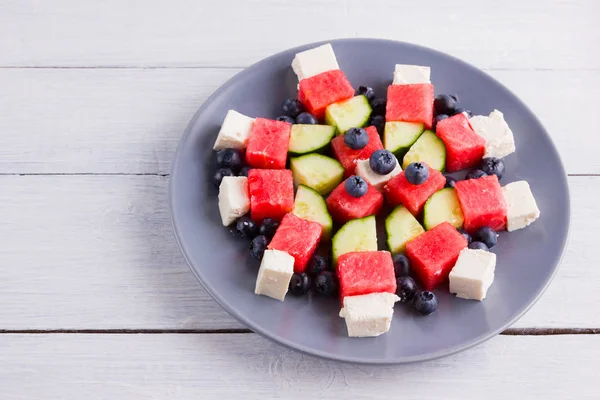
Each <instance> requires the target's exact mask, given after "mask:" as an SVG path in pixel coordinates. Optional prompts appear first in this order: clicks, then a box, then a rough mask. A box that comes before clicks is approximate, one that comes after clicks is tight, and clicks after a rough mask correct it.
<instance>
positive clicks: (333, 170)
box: [290, 153, 344, 195]
mask: <svg viewBox="0 0 600 400" xmlns="http://www.w3.org/2000/svg"><path fill="white" fill-rule="evenodd" d="M290 168H291V169H292V174H293V176H294V184H295V185H296V186H299V185H305V186H308V187H310V188H313V189H315V190H316V191H317V193H319V194H320V195H326V194H328V193H329V192H331V191H332V190H333V189H335V187H336V186H337V185H339V184H340V182H342V179H343V178H344V167H342V164H340V162H339V161H337V160H334V159H333V158H329V157H326V156H324V155H321V154H316V153H311V154H306V155H304V156H301V157H296V158H292V159H291V160H290Z"/></svg>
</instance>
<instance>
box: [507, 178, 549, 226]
mask: <svg viewBox="0 0 600 400" xmlns="http://www.w3.org/2000/svg"><path fill="white" fill-rule="evenodd" d="M502 191H503V192H504V199H505V200H506V205H507V209H506V220H507V221H506V222H507V223H506V230H508V231H509V232H512V231H516V230H517V229H522V228H525V227H526V226H527V225H529V224H531V223H532V222H533V221H535V220H536V219H538V218H539V216H540V209H539V208H538V206H537V204H536V202H535V198H534V197H533V193H532V192H531V188H530V187H529V183H527V182H526V181H517V182H511V183H509V184H508V185H506V186H504V187H503V188H502Z"/></svg>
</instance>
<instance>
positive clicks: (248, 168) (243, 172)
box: [238, 166, 252, 177]
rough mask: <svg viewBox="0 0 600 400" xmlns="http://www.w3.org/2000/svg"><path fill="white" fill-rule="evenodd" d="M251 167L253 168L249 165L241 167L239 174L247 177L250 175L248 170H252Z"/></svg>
mask: <svg viewBox="0 0 600 400" xmlns="http://www.w3.org/2000/svg"><path fill="white" fill-rule="evenodd" d="M251 169H252V168H250V167H248V166H245V167H242V168H241V169H240V173H239V174H238V176H245V177H248V171H250V170H251Z"/></svg>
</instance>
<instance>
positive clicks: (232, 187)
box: [219, 176, 250, 226]
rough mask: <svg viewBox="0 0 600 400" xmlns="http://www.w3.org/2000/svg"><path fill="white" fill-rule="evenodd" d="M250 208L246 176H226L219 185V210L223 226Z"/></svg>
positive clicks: (229, 223)
mask: <svg viewBox="0 0 600 400" xmlns="http://www.w3.org/2000/svg"><path fill="white" fill-rule="evenodd" d="M249 209H250V196H249V194H248V178H246V177H245V176H226V177H224V178H223V180H222V181H221V185H220V186H219V212H220V213H221V221H223V225H224V226H228V225H231V224H232V223H233V222H234V221H235V220H236V219H238V218H239V217H241V216H242V215H244V214H246V213H247V212H248V210H249Z"/></svg>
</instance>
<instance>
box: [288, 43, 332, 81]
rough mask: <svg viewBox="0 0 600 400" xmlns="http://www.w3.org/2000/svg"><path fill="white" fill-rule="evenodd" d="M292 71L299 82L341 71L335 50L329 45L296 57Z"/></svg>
mask: <svg viewBox="0 0 600 400" xmlns="http://www.w3.org/2000/svg"><path fill="white" fill-rule="evenodd" d="M292 69H293V70H294V72H295V73H296V75H298V80H299V81H301V80H302V79H307V78H310V77H311V76H315V75H319V74H321V73H323V72H327V71H331V70H334V69H340V66H339V65H338V62H337V59H336V58H335V53H334V52H333V48H332V47H331V45H330V44H329V43H327V44H324V45H322V46H319V47H315V48H314V49H310V50H305V51H302V52H300V53H298V54H296V57H294V60H293V61H292Z"/></svg>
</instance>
